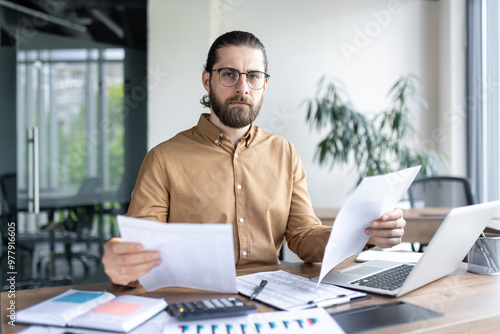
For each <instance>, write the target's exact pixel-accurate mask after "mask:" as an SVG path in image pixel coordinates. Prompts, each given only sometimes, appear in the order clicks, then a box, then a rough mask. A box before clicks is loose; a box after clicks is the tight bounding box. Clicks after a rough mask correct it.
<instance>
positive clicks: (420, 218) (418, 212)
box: [314, 208, 500, 244]
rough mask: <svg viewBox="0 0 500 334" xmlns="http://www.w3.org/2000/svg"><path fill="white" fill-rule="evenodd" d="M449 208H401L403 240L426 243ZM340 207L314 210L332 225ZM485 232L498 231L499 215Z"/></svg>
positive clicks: (325, 223)
mask: <svg viewBox="0 0 500 334" xmlns="http://www.w3.org/2000/svg"><path fill="white" fill-rule="evenodd" d="M450 210H451V209H450V208H424V209H408V210H403V217H404V218H405V220H406V227H405V234H404V235H403V242H419V243H421V244H428V243H429V242H430V241H431V239H432V237H433V236H434V233H436V231H437V229H438V228H439V226H440V225H441V223H442V222H443V220H444V218H445V217H446V215H447V214H448V213H449V212H450ZM339 211H340V209H332V208H317V209H314V212H315V213H316V215H317V216H318V218H319V219H321V221H322V222H323V225H328V226H332V225H333V222H334V221H335V217H337V214H338V213H339ZM486 232H494V233H499V232H500V217H494V218H493V219H492V220H491V221H490V223H489V224H488V226H487V229H486Z"/></svg>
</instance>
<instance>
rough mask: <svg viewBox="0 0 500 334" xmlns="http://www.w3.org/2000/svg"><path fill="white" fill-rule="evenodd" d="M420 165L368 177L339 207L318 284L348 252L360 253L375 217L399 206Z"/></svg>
mask: <svg viewBox="0 0 500 334" xmlns="http://www.w3.org/2000/svg"><path fill="white" fill-rule="evenodd" d="M420 167H421V166H416V167H411V168H406V169H403V170H400V171H398V172H394V173H388V174H384V175H376V176H369V177H365V178H364V179H363V180H362V181H361V183H360V184H359V185H358V187H357V188H356V190H354V193H353V194H352V195H351V196H350V197H349V198H348V199H347V202H346V203H345V204H344V205H343V206H342V209H340V212H339V214H338V215H337V217H336V218H335V222H334V224H333V228H332V232H331V234H330V238H329V239H328V243H327V245H326V249H325V254H324V256H323V263H322V265H321V273H320V276H319V280H318V286H319V283H320V282H321V280H322V279H323V278H324V277H325V275H326V274H328V272H329V271H330V270H331V269H332V268H333V267H335V266H336V265H337V264H339V263H340V262H342V261H344V260H345V259H347V258H348V257H349V256H352V255H355V254H359V253H360V252H361V251H362V250H363V247H364V246H365V245H366V243H367V242H368V239H369V238H370V237H369V236H367V235H366V234H365V229H366V228H367V227H370V223H371V221H372V220H376V219H380V217H381V216H382V214H383V213H385V212H387V211H390V210H392V209H394V208H395V207H396V204H397V203H398V202H399V201H400V200H401V198H402V197H403V195H404V194H405V193H406V191H407V190H408V188H409V187H410V185H411V184H412V182H413V180H414V179H415V177H416V176H417V174H418V171H419V170H420Z"/></svg>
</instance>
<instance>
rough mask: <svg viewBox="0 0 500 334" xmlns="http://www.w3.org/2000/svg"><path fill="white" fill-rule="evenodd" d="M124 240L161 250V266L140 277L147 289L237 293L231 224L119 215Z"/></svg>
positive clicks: (119, 225) (119, 224)
mask: <svg viewBox="0 0 500 334" xmlns="http://www.w3.org/2000/svg"><path fill="white" fill-rule="evenodd" d="M118 227H119V228H120V234H121V237H122V240H123V241H126V242H139V243H141V244H143V245H144V248H145V250H157V251H159V252H160V256H161V260H162V262H161V265H160V266H158V267H155V268H153V269H152V270H151V271H150V272H149V273H147V274H146V275H144V276H142V277H141V278H139V281H140V282H141V284H142V286H144V288H145V289H146V291H151V290H155V289H159V288H163V287H169V286H182V287H187V288H194V289H203V290H212V291H219V292H227V293H236V292H237V289H236V268H235V262H234V248H233V227H232V225H229V224H191V223H160V222H154V221H150V220H146V219H139V218H132V217H126V216H118Z"/></svg>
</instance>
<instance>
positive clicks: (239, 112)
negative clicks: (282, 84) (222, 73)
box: [208, 89, 262, 129]
mask: <svg viewBox="0 0 500 334" xmlns="http://www.w3.org/2000/svg"><path fill="white" fill-rule="evenodd" d="M208 97H209V98H210V105H211V107H212V110H213V111H214V113H215V115H216V116H217V117H218V118H219V120H220V121H221V123H222V124H224V125H225V126H227V127H230V128H234V129H240V128H243V127H245V126H247V125H249V124H251V123H252V122H253V121H255V119H256V118H257V115H259V110H260V107H261V105H262V99H261V100H260V101H259V103H258V104H256V105H254V104H253V103H252V101H251V100H250V99H249V98H247V97H245V96H233V97H231V98H229V99H227V100H226V101H225V102H222V101H220V100H219V99H218V98H217V96H215V94H214V93H213V90H212V89H211V90H210V92H209V93H208ZM231 102H243V103H246V104H247V105H248V106H243V107H236V106H233V107H232V106H230V103H231ZM247 109H250V110H249V111H248V110H247Z"/></svg>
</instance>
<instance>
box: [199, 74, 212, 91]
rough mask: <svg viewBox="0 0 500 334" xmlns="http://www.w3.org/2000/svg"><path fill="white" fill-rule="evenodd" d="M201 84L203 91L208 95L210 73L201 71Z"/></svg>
mask: <svg viewBox="0 0 500 334" xmlns="http://www.w3.org/2000/svg"><path fill="white" fill-rule="evenodd" d="M201 82H202V83H203V87H205V90H206V91H207V92H209V93H210V72H208V71H203V73H201Z"/></svg>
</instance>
